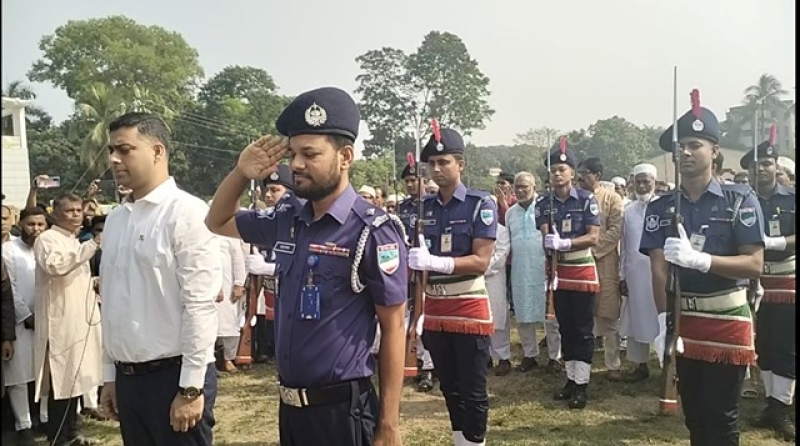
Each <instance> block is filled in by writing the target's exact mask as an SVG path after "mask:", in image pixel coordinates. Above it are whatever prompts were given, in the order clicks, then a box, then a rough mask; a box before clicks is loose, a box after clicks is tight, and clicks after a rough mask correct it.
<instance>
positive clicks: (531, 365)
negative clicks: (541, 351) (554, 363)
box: [517, 358, 539, 373]
mask: <svg viewBox="0 0 800 446" xmlns="http://www.w3.org/2000/svg"><path fill="white" fill-rule="evenodd" d="M538 365H539V364H538V363H537V362H536V358H523V359H522V362H521V363H520V365H519V366H518V367H517V370H519V371H520V372H522V373H525V372H528V371H531V370H533V369H535V368H536V366H538Z"/></svg>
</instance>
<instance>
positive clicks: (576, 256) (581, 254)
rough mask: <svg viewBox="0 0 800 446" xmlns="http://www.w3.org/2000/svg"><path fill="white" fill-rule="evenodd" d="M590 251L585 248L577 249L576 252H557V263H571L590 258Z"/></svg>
mask: <svg viewBox="0 0 800 446" xmlns="http://www.w3.org/2000/svg"><path fill="white" fill-rule="evenodd" d="M591 255H592V249H591V248H585V249H579V250H577V251H566V252H559V253H558V261H559V262H562V261H563V262H572V261H575V260H581V259H585V258H586V257H591Z"/></svg>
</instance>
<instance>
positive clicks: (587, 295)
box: [534, 145, 600, 409]
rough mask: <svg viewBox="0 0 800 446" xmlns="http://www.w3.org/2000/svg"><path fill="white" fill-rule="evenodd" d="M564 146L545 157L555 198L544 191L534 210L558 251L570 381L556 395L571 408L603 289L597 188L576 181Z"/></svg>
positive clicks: (578, 400)
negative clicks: (598, 263)
mask: <svg viewBox="0 0 800 446" xmlns="http://www.w3.org/2000/svg"><path fill="white" fill-rule="evenodd" d="M562 147H563V149H562V148H561V147H558V146H557V147H556V148H555V149H554V150H553V151H551V152H550V155H549V156H550V160H549V163H548V162H547V161H545V165H548V164H549V165H550V185H551V187H552V189H551V192H550V193H552V194H554V200H550V199H549V197H543V198H542V199H541V200H539V201H537V202H536V205H535V206H536V209H535V211H534V216H535V217H536V226H538V227H539V230H540V231H542V234H543V235H544V247H545V249H550V250H553V251H557V261H558V268H557V271H556V277H557V279H555V282H556V283H555V285H554V286H555V291H554V293H553V304H554V307H555V313H556V318H557V319H558V324H559V332H560V333H561V351H562V355H563V358H564V365H565V369H566V372H567V383H566V384H565V385H564V387H563V388H562V389H560V390H558V391H557V392H556V393H555V394H554V395H553V398H554V399H555V400H557V401H567V405H568V406H569V407H570V408H571V409H583V408H584V407H586V402H587V400H588V395H587V393H586V389H587V387H588V385H589V376H590V374H591V371H592V355H593V353H594V305H595V295H596V293H597V292H598V291H600V284H599V282H598V279H597V266H596V264H595V260H594V256H593V255H592V247H594V246H595V245H597V243H598V241H599V240H600V207H599V205H598V204H597V200H595V198H594V194H592V193H591V192H589V191H586V190H583V189H576V188H575V187H573V186H572V181H573V179H574V178H575V168H576V167H577V165H578V160H577V158H576V157H575V155H574V154H573V153H572V151H571V150H570V149H569V148H567V147H566V145H562ZM551 203H552V207H551ZM551 214H552V215H553V218H552V220H551V218H550V215H551ZM551 221H552V222H553V226H554V227H552V228H551V227H550V222H551Z"/></svg>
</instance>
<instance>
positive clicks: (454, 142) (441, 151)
mask: <svg viewBox="0 0 800 446" xmlns="http://www.w3.org/2000/svg"><path fill="white" fill-rule="evenodd" d="M440 136H441V141H439V142H437V141H436V137H435V136H434V135H431V138H430V139H429V140H428V143H427V144H425V147H424V148H423V149H422V153H421V154H420V159H421V161H422V162H423V163H427V162H428V158H430V157H432V156H435V155H464V150H466V148H467V147H466V146H465V145H464V138H462V137H461V135H460V134H459V133H458V132H457V131H455V130H453V129H442V130H441V131H440Z"/></svg>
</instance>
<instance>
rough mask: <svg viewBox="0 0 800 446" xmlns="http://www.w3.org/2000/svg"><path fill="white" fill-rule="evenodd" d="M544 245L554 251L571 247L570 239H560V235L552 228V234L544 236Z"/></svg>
mask: <svg viewBox="0 0 800 446" xmlns="http://www.w3.org/2000/svg"><path fill="white" fill-rule="evenodd" d="M544 247H545V248H546V249H554V250H556V251H569V250H570V248H572V240H570V239H568V238H564V239H562V238H561V236H560V235H558V231H556V230H555V229H554V230H553V233H552V234H547V235H545V236H544Z"/></svg>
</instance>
